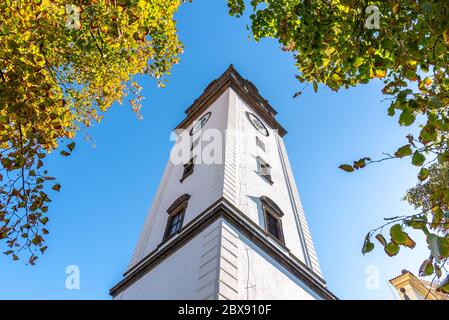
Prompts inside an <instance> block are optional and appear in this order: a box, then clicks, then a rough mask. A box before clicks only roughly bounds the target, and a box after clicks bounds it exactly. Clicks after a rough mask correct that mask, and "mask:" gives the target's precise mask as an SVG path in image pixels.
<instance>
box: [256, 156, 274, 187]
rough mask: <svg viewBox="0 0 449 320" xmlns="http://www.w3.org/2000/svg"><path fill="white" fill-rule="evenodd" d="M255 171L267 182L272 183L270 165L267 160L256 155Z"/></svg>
mask: <svg viewBox="0 0 449 320" xmlns="http://www.w3.org/2000/svg"><path fill="white" fill-rule="evenodd" d="M257 172H258V173H259V175H260V176H261V177H262V178H264V179H265V180H266V181H267V182H268V183H270V184H273V180H271V167H270V165H269V164H268V162H266V161H265V160H263V159H262V158H260V157H257Z"/></svg>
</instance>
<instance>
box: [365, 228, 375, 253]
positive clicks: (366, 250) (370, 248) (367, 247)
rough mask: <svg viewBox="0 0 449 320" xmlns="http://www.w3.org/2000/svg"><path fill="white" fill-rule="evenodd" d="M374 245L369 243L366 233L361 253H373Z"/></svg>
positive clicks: (368, 235)
mask: <svg viewBox="0 0 449 320" xmlns="http://www.w3.org/2000/svg"><path fill="white" fill-rule="evenodd" d="M373 249H374V243H372V242H371V239H370V234H369V233H368V234H367V235H366V237H365V241H364V242H363V247H362V253H363V254H366V253H368V252H371V251H373Z"/></svg>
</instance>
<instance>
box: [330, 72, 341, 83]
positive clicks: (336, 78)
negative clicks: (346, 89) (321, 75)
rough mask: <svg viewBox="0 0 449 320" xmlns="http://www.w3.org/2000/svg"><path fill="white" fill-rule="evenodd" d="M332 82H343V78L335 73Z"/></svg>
mask: <svg viewBox="0 0 449 320" xmlns="http://www.w3.org/2000/svg"><path fill="white" fill-rule="evenodd" d="M332 81H334V82H340V81H341V77H340V76H339V75H338V74H336V73H334V74H332Z"/></svg>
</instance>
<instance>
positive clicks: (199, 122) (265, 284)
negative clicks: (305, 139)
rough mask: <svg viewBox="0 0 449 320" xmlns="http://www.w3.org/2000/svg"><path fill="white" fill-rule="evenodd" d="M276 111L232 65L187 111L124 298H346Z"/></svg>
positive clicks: (121, 289)
mask: <svg viewBox="0 0 449 320" xmlns="http://www.w3.org/2000/svg"><path fill="white" fill-rule="evenodd" d="M275 116H276V111H275V110H274V109H273V108H272V107H271V105H270V104H269V102H268V101H267V100H265V99H264V98H263V97H262V96H261V95H260V94H259V92H258V90H257V88H256V87H255V86H254V85H253V84H252V83H251V82H250V81H248V80H245V79H244V78H243V77H242V76H241V75H240V74H239V73H238V72H237V71H236V70H235V68H234V67H233V66H232V65H231V66H230V67H229V68H228V69H227V70H226V71H225V72H224V73H223V74H222V75H221V76H220V77H219V78H218V79H216V80H214V81H212V82H211V83H210V84H209V85H208V86H207V88H206V89H205V91H204V92H203V94H202V95H201V96H200V97H199V98H198V99H196V100H195V101H194V103H193V104H192V105H191V106H190V107H189V108H188V109H187V110H186V117H185V119H184V120H183V121H182V122H181V123H180V124H179V125H178V126H177V127H176V130H175V132H176V133H177V134H176V142H175V145H174V147H173V150H172V153H171V155H170V159H169V161H168V163H167V166H166V169H165V172H164V174H163V177H162V180H161V182H160V185H159V188H158V190H157V193H156V195H155V198H154V200H153V204H152V206H151V209H150V211H149V213H148V217H147V219H146V221H145V224H144V227H143V230H142V232H141V235H140V237H139V240H138V243H137V245H136V248H135V251H134V254H133V256H132V258H131V261H130V264H129V267H128V270H127V271H126V272H125V274H124V278H123V280H122V281H120V282H119V283H118V284H117V285H116V286H114V287H113V288H112V289H111V290H110V294H111V295H112V296H113V298H114V299H336V297H335V296H334V295H333V294H332V293H331V292H330V291H329V290H328V289H327V287H326V284H325V281H324V279H323V276H322V274H321V271H320V267H319V264H318V259H317V256H316V253H315V249H314V246H313V242H312V237H311V235H310V231H309V228H308V226H307V222H306V218H305V215H304V211H303V209H302V205H301V201H300V198H299V194H298V190H297V187H296V183H295V180H294V177H293V173H292V169H291V166H290V163H289V160H288V157H287V152H286V149H285V145H284V141H283V137H284V136H285V134H286V133H287V132H286V130H285V129H284V128H283V127H282V126H281V125H280V124H279V123H278V122H277V120H276V117H275Z"/></svg>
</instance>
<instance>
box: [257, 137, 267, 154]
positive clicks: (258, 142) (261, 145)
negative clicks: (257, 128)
mask: <svg viewBox="0 0 449 320" xmlns="http://www.w3.org/2000/svg"><path fill="white" fill-rule="evenodd" d="M256 145H257V146H258V147H259V148H260V149H261V150H262V151H263V152H265V143H263V141H262V140H260V139H259V137H256Z"/></svg>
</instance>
